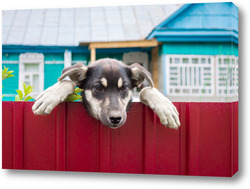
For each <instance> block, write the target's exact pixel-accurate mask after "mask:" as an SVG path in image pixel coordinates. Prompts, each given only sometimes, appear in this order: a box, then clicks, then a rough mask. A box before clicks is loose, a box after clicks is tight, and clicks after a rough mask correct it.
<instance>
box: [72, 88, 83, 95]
mask: <svg viewBox="0 0 250 189" xmlns="http://www.w3.org/2000/svg"><path fill="white" fill-rule="evenodd" d="M82 91H83V89H80V88H78V87H77V88H76V89H75V91H74V94H77V93H80V92H82Z"/></svg>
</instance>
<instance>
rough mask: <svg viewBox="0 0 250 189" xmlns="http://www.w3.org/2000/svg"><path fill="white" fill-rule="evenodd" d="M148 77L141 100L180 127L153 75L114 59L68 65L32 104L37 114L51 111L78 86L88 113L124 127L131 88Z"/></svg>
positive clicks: (169, 123) (167, 122)
mask: <svg viewBox="0 0 250 189" xmlns="http://www.w3.org/2000/svg"><path fill="white" fill-rule="evenodd" d="M66 77H69V78H70V81H69V80H64V79H65V78H66ZM144 80H146V81H147V83H148V84H149V87H144V88H143V89H142V90H141V92H140V94H139V98H140V101H141V102H142V103H144V104H146V105H148V106H149V107H150V108H151V109H153V111H154V112H155V113H156V114H157V115H158V116H159V118H160V121H161V123H162V124H163V125H165V126H168V127H170V128H174V129H177V128H178V127H179V126H180V121H179V117H178V116H179V114H178V112H177V110H176V108H175V106H174V105H173V104H172V103H171V101H170V100H168V99H167V98H166V97H165V96H164V95H162V94H161V93H160V92H159V91H158V90H157V89H156V88H154V84H153V81H152V79H151V74H150V73H149V72H148V71H147V70H146V69H145V68H144V67H142V66H141V65H140V64H137V63H135V64H132V65H131V66H127V65H126V64H124V63H122V62H120V61H118V60H115V59H100V60H98V61H96V62H95V63H93V64H91V65H90V66H85V65H83V64H81V63H78V64H75V65H73V66H71V67H68V68H65V69H64V70H63V71H62V75H61V77H60V78H59V79H58V83H56V84H55V85H53V86H52V87H50V88H48V89H47V90H46V91H44V92H43V93H41V94H40V95H39V96H38V97H37V98H36V101H35V103H34V105H33V107H32V111H33V112H34V114H37V115H41V114H49V113H50V112H51V111H52V110H53V108H54V107H55V106H56V105H58V104H59V103H61V102H63V101H64V100H65V99H66V98H67V96H68V95H70V94H73V92H74V89H75V86H77V87H79V88H81V89H84V90H83V92H82V93H81V95H82V99H83V101H82V103H83V105H84V107H85V108H86V110H87V112H88V113H89V114H90V115H91V116H92V117H94V118H95V119H97V120H100V121H101V122H102V123H103V124H104V125H106V126H108V127H110V128H119V127H121V126H122V125H123V124H124V123H125V122H126V119H127V111H128V110H129V107H130V105H131V99H132V89H133V88H135V87H137V88H138V87H141V85H142V83H143V81H144Z"/></svg>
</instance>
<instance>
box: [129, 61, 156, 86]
mask: <svg viewBox="0 0 250 189" xmlns="http://www.w3.org/2000/svg"><path fill="white" fill-rule="evenodd" d="M129 67H130V69H131V72H132V80H133V81H134V84H135V85H136V87H140V86H141V84H142V82H143V81H144V79H146V80H147V82H148V84H149V86H150V87H154V82H153V80H152V78H151V74H150V73H149V71H148V70H147V69H145V68H144V67H143V66H141V65H140V64H138V63H134V64H131V65H130V66H129Z"/></svg>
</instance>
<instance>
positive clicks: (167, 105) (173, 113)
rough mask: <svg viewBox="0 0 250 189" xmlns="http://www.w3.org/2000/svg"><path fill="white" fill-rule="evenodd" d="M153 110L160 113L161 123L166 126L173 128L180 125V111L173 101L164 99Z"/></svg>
mask: <svg viewBox="0 0 250 189" xmlns="http://www.w3.org/2000/svg"><path fill="white" fill-rule="evenodd" d="M153 110H154V112H155V113H156V114H157V115H158V117H159V119H160V121H161V123H162V124H163V125H165V126H166V127H169V128H172V129H178V127H180V120H179V113H178V111H177V109H176V107H175V106H174V105H173V104H172V102H170V101H169V102H168V101H167V100H162V102H161V103H160V104H158V105H156V107H155V108H154V109H153Z"/></svg>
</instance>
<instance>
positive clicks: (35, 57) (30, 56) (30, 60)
mask: <svg viewBox="0 0 250 189" xmlns="http://www.w3.org/2000/svg"><path fill="white" fill-rule="evenodd" d="M25 64H39V72H37V73H35V74H38V75H39V86H38V87H39V89H38V91H37V92H35V91H33V92H32V93H31V94H30V95H31V96H32V97H36V96H37V95H38V94H39V93H41V92H42V91H43V90H44V55H43V54H42V53H24V54H20V56H19V83H18V88H19V89H20V90H22V91H23V82H24V80H25V75H27V73H25V70H24V69H25ZM33 74H34V73H30V77H31V75H33ZM30 85H32V86H33V83H32V80H31V83H30Z"/></svg>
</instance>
